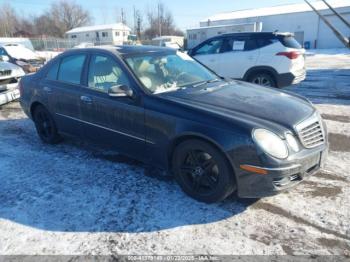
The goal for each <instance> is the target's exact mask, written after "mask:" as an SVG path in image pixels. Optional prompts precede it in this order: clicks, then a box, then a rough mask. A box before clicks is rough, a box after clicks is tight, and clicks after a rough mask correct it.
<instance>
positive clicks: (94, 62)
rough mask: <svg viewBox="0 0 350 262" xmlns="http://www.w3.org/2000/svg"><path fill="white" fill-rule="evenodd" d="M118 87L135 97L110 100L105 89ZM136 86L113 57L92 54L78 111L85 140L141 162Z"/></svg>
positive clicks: (141, 125) (141, 128)
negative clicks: (127, 88) (120, 86)
mask: <svg viewBox="0 0 350 262" xmlns="http://www.w3.org/2000/svg"><path fill="white" fill-rule="evenodd" d="M117 85H126V86H128V87H130V88H131V89H133V92H134V94H135V97H111V96H109V95H108V89H109V88H110V87H112V86H117ZM135 86H136V83H135V82H134V81H133V80H132V79H131V78H130V77H129V76H128V74H127V72H126V70H125V68H124V67H123V66H122V64H121V63H120V61H118V59H117V58H116V57H114V56H112V55H109V54H105V53H95V54H92V55H91V57H90V61H89V66H88V71H87V77H86V82H85V89H84V92H83V94H82V96H81V102H82V105H81V106H82V107H81V108H82V116H83V121H84V122H85V127H84V130H85V132H84V133H85V138H86V139H87V140H90V141H93V142H96V143H98V144H103V145H106V146H110V147H112V148H113V149H117V150H118V151H119V152H120V153H123V154H126V155H129V156H132V157H135V158H138V159H140V160H143V155H144V150H145V145H146V144H145V143H146V137H145V126H144V121H145V116H144V114H145V110H144V107H143V105H142V103H141V102H142V101H141V100H140V96H138V95H137V93H136V92H137V91H136V88H135Z"/></svg>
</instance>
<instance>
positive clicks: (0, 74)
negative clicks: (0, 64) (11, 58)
mask: <svg viewBox="0 0 350 262" xmlns="http://www.w3.org/2000/svg"><path fill="white" fill-rule="evenodd" d="M10 75H11V70H2V71H0V76H10Z"/></svg>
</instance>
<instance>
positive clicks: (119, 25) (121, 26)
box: [66, 23, 131, 34]
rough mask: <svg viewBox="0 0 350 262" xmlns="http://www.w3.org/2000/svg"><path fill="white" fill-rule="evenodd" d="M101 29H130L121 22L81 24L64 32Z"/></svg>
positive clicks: (73, 32)
mask: <svg viewBox="0 0 350 262" xmlns="http://www.w3.org/2000/svg"><path fill="white" fill-rule="evenodd" d="M102 30H123V31H131V29H130V27H128V26H127V25H125V24H123V23H116V24H107V25H93V26H83V27H76V28H73V29H72V30H69V31H68V32H66V34H75V33H84V32H92V31H102Z"/></svg>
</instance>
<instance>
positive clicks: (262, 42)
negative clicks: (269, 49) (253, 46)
mask: <svg viewBox="0 0 350 262" xmlns="http://www.w3.org/2000/svg"><path fill="white" fill-rule="evenodd" d="M256 42H257V45H258V47H259V48H263V47H265V46H269V45H272V44H273V43H276V42H278V40H277V39H272V38H259V39H257V40H256Z"/></svg>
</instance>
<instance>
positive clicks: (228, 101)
mask: <svg viewBox="0 0 350 262" xmlns="http://www.w3.org/2000/svg"><path fill="white" fill-rule="evenodd" d="M162 96H163V97H166V98H167V99H170V100H173V101H175V102H176V101H178V102H182V103H186V104H188V105H190V106H191V105H192V106H196V107H198V106H199V107H201V108H203V109H204V110H209V111H211V112H213V113H215V111H216V112H218V113H224V114H225V115H228V116H230V114H231V115H232V116H233V115H235V114H236V115H237V113H238V114H240V115H242V114H243V115H246V116H247V118H249V116H250V117H253V118H258V119H261V120H265V121H268V122H272V123H273V124H279V125H282V126H284V127H286V128H288V129H293V127H294V125H296V124H298V123H300V122H301V121H303V120H305V119H306V118H308V117H310V116H311V115H312V114H313V112H314V111H315V109H314V107H313V106H312V104H311V103H309V102H308V101H307V99H304V98H302V97H300V96H294V95H292V94H290V93H285V92H282V91H279V90H275V89H272V88H265V87H261V86H257V85H253V84H249V83H245V82H240V81H233V82H230V83H225V82H221V83H215V84H212V85H210V86H208V87H207V88H204V89H192V88H188V89H187V90H182V91H178V92H169V93H164V94H162Z"/></svg>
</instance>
